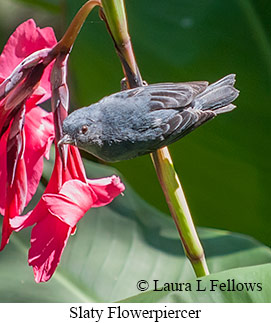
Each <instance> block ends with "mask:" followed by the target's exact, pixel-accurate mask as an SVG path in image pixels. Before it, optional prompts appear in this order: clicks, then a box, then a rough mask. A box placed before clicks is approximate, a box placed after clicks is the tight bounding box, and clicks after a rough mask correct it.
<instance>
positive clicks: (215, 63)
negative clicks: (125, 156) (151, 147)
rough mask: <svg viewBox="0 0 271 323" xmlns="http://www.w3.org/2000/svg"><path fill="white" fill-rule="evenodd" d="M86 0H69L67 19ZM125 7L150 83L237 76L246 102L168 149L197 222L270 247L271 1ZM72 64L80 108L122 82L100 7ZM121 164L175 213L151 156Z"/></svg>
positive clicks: (140, 0)
mask: <svg viewBox="0 0 271 323" xmlns="http://www.w3.org/2000/svg"><path fill="white" fill-rule="evenodd" d="M83 2H84V1H83V0H81V1H76V2H75V1H72V0H68V1H67V13H68V21H71V18H72V16H73V15H74V14H75V12H76V10H78V8H79V7H80V5H81V4H82V3H83ZM125 4H126V8H127V15H128V25H129V31H130V35H131V39H132V42H133V46H134V50H135V55H136V58H137V60H138V65H139V68H140V71H141V73H142V76H143V78H144V79H145V80H146V81H147V82H149V83H155V82H165V81H173V82H180V81H192V80H208V81H210V82H214V81H216V80H217V79H219V78H221V77H223V76H224V75H226V74H229V73H236V75H237V83H236V87H237V88H238V89H239V90H240V96H239V98H238V99H237V100H236V105H237V109H236V110H234V111H233V112H231V113H228V114H226V115H221V116H219V117H217V118H216V119H215V120H212V121H210V122H209V123H208V124H206V125H204V126H202V127H200V128H199V129H197V130H196V131H194V132H193V133H191V134H190V135H188V136H186V137H185V138H183V139H182V140H180V141H179V142H177V143H175V144H173V145H171V146H170V147H169V148H170V151H171V153H172V156H173V160H174V165H175V169H176V171H177V172H178V174H179V177H180V179H181V182H182V185H183V188H184V191H185V194H186V197H187V199H188V204H189V206H190V209H191V213H192V216H193V218H194V220H195V222H196V224H198V225H201V226H210V227H216V228H223V229H227V230H231V231H238V232H242V233H246V234H250V235H252V236H254V237H255V238H257V239H260V240H261V241H262V242H264V243H266V244H268V245H270V228H269V226H267V225H266V223H268V222H270V219H269V218H270V182H271V172H270V157H271V153H270V149H268V148H267V147H269V146H270V142H271V132H270V118H271V109H270V102H271V91H270V85H271V49H270V48H271V44H270V40H271V31H270V19H271V16H270V13H271V2H270V1H256V0H253V1H251V0H241V1H236V0H228V1H224V0H216V1H215V0H206V1H190V0H168V1H165V0H156V1H155V5H147V4H146V1H145V0H137V1H129V0H126V1H125ZM70 69H71V71H70V72H71V73H72V76H73V80H72V86H73V90H74V91H73V93H74V94H75V96H74V97H73V98H72V100H73V102H74V104H73V105H72V106H73V107H77V108H78V107H81V106H85V105H89V104H90V103H93V102H95V101H97V100H99V99H101V98H102V97H104V96H105V95H108V94H110V93H112V92H116V91H119V89H120V85H119V82H120V79H121V78H122V77H123V73H122V70H121V67H120V63H119V60H118V58H117V55H116V54H115V53H114V47H113V44H112V42H111V39H110V37H109V35H108V34H107V32H106V30H105V26H104V24H103V23H102V22H101V21H100V20H99V18H98V16H97V12H93V13H92V14H91V16H90V17H89V18H88V19H87V22H86V24H85V26H84V27H83V28H82V31H81V33H80V35H79V38H78V40H77V41H76V43H75V45H74V48H73V51H72V53H71V60H70ZM108 76H110V77H108ZM116 167H117V168H118V169H119V170H120V171H121V173H122V174H124V175H125V176H126V178H127V179H128V181H129V182H130V183H131V185H132V186H133V188H134V189H135V190H136V191H137V192H138V193H139V194H140V195H141V196H142V197H144V199H146V200H147V201H148V202H149V203H151V204H153V205H155V206H156V207H157V208H159V209H160V210H162V211H163V212H166V213H168V209H167V205H166V203H165V199H164V196H163V193H162V190H161V188H160V186H159V183H158V180H157V178H156V174H155V171H154V169H153V166H152V163H151V161H150V158H149V156H145V157H140V158H137V159H134V160H131V161H127V162H121V163H118V164H116ZM139 174H140V175H139Z"/></svg>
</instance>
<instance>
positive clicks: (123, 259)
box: [0, 162, 271, 302]
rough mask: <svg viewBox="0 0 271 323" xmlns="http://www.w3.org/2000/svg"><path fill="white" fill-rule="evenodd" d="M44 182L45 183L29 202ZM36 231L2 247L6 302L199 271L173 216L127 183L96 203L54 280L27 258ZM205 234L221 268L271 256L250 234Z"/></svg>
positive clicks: (0, 290)
mask: <svg viewBox="0 0 271 323" xmlns="http://www.w3.org/2000/svg"><path fill="white" fill-rule="evenodd" d="M85 164H86V169H87V173H88V176H89V177H90V178H95V177H104V176H110V175H112V174H115V173H116V171H115V170H114V169H113V168H110V167H107V166H101V165H98V164H96V163H92V162H86V163H85ZM51 168H52V162H46V163H45V177H46V179H48V178H49V176H50V174H51ZM121 178H122V176H121ZM43 189H44V188H43V187H42V186H40V188H39V190H38V192H37V194H36V196H35V198H34V200H33V201H32V202H31V205H30V206H29V208H31V207H33V205H34V204H35V203H37V201H38V199H39V197H40V195H41V194H42V191H43ZM29 233H30V232H29V230H23V231H22V232H20V233H14V234H13V235H12V237H11V241H10V243H9V245H8V246H7V247H6V248H5V250H4V251H3V252H2V253H1V254H0V301H1V302H32V301H34V302H90V301H92V302H100V301H103V302H107V301H118V300H121V299H124V298H127V297H131V296H135V295H137V294H138V293H139V292H138V290H137V288H136V283H137V281H139V280H141V279H146V280H147V281H149V282H151V281H152V280H154V279H158V280H159V281H160V283H161V284H163V283H165V282H184V281H189V280H191V279H193V278H194V274H193V270H192V267H191V265H190V263H189V262H188V260H187V259H186V258H185V256H184V253H183V249H182V246H181V243H180V240H179V236H178V233H177V231H176V228H175V225H174V223H173V221H172V219H171V218H169V217H167V216H165V215H164V214H162V213H161V212H159V211H157V210H156V209H154V208H153V207H152V206H150V205H149V204H147V203H146V202H144V201H143V200H142V199H141V198H140V197H139V196H138V195H137V194H136V193H135V192H134V191H133V190H132V188H131V187H130V186H129V185H128V184H127V183H126V190H125V194H124V196H119V197H118V198H116V199H115V201H114V202H113V203H111V204H110V205H109V206H107V207H101V208H97V209H91V210H90V211H89V212H88V213H87V214H86V215H85V217H84V218H83V219H82V220H81V221H80V223H79V224H78V228H77V232H76V234H75V235H74V236H71V237H70V239H69V241H68V244H67V247H66V249H65V251H64V254H63V257H62V260H61V264H60V266H59V268H58V269H57V271H56V273H55V275H54V276H53V278H52V279H51V281H50V282H48V283H45V284H36V283H35V282H34V279H33V274H32V269H31V268H30V267H28V266H27V249H28V248H29V246H30V242H29V239H30V238H29ZM199 234H200V237H201V240H202V242H203V245H204V247H205V250H206V255H207V261H208V265H209V268H210V270H211V272H213V273H215V272H219V271H221V270H228V269H231V268H236V267H244V266H253V265H259V264H264V263H268V262H270V261H271V251H270V249H269V248H267V247H266V246H264V245H262V244H261V243H259V242H257V241H255V240H254V239H252V238H250V237H247V236H244V235H240V234H235V233H230V232H226V231H220V230H213V229H203V228H201V229H199ZM238 270H239V269H238ZM238 270H237V271H238ZM240 270H241V269H240ZM263 278H264V276H263ZM264 279H265V278H264ZM155 297H156V296H155ZM170 297H171V296H170ZM189 297H195V296H193V295H191V296H189ZM206 297H207V298H206V301H208V300H209V298H208V297H209V296H208V295H207V296H206ZM170 299H171V300H174V299H175V296H174V297H173V296H172V298H170ZM152 300H153V296H151V297H150V300H149V301H152Z"/></svg>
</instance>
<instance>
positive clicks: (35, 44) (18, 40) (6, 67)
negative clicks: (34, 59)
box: [0, 19, 57, 101]
mask: <svg viewBox="0 0 271 323" xmlns="http://www.w3.org/2000/svg"><path fill="white" fill-rule="evenodd" d="M56 43H57V41H56V38H55V34H54V31H53V29H52V28H50V27H46V28H43V29H40V28H39V27H36V24H35V22H34V20H33V19H29V20H27V21H25V22H24V23H22V24H21V25H20V26H18V27H17V29H16V30H15V32H14V33H13V34H12V35H11V36H10V38H9V40H8V42H7V44H6V45H5V47H4V50H3V52H2V54H1V56H0V78H2V79H5V78H7V77H8V76H9V75H10V74H11V72H12V71H13V69H14V68H15V67H16V66H17V65H18V64H19V63H20V62H21V61H22V60H23V59H24V58H26V57H27V56H28V55H30V54H32V53H34V52H35V51H37V50H40V49H44V48H52V47H53V46H54V45H55V44H56ZM50 69H51V66H50V67H48V68H46V70H45V72H44V74H43V77H42V79H41V83H40V86H41V87H42V88H43V89H44V90H45V92H46V93H47V95H46V96H45V97H43V101H45V100H46V99H48V98H49V97H50V93H51V88H50V81H49V75H50Z"/></svg>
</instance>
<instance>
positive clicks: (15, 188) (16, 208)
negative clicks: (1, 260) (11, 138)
mask: <svg viewBox="0 0 271 323" xmlns="http://www.w3.org/2000/svg"><path fill="white" fill-rule="evenodd" d="M15 178H16V180H15V181H14V182H13V185H12V186H11V187H10V188H8V190H7V198H6V201H5V212H4V214H5V215H4V221H3V225H2V241H1V247H0V250H2V249H3V248H4V247H5V245H6V244H7V243H8V241H9V236H10V235H11V233H12V231H13V229H12V228H11V225H10V220H11V219H12V218H14V217H17V216H19V215H20V214H21V213H22V211H23V209H24V207H25V199H26V171H25V164H24V160H23V159H20V160H19V161H18V164H17V169H16V174H15Z"/></svg>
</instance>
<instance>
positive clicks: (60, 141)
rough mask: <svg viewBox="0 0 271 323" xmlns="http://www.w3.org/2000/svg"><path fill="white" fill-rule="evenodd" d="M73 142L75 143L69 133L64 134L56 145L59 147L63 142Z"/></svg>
mask: <svg viewBox="0 0 271 323" xmlns="http://www.w3.org/2000/svg"><path fill="white" fill-rule="evenodd" d="M74 143H75V141H74V139H73V138H72V137H71V136H70V135H68V134H66V135H64V136H63V137H62V138H61V139H60V140H59V141H58V143H57V146H58V147H60V146H62V145H64V144H74Z"/></svg>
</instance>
